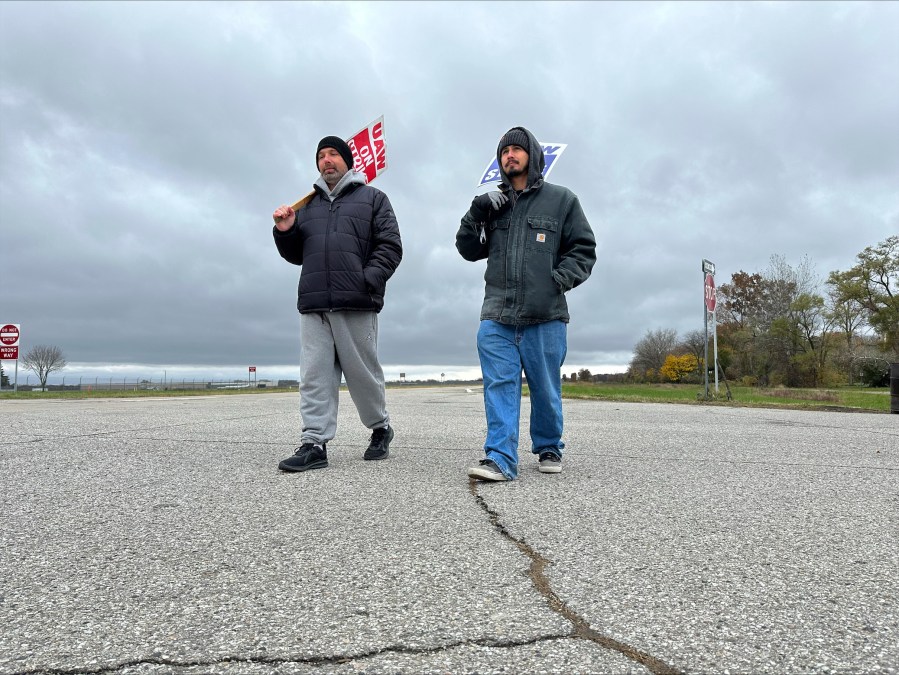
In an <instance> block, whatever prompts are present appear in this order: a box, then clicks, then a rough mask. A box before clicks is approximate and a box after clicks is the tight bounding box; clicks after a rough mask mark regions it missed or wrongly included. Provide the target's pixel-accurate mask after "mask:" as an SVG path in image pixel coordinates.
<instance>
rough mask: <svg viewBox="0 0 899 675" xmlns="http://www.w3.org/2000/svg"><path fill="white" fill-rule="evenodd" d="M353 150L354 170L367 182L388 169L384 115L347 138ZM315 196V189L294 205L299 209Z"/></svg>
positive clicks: (294, 208)
mask: <svg viewBox="0 0 899 675" xmlns="http://www.w3.org/2000/svg"><path fill="white" fill-rule="evenodd" d="M346 142H347V145H349V146H350V150H351V151H352V152H353V170H355V171H359V172H360V173H364V174H365V182H366V183H371V182H372V181H373V180H374V179H375V178H377V177H378V176H380V175H381V174H382V173H384V171H385V170H386V169H387V139H386V138H385V137H384V115H381V116H380V117H379V118H378V119H376V120H375V121H374V122H372V123H371V124H369V125H368V126H367V127H365V128H364V129H361V130H359V131H357V132H356V133H355V134H353V135H352V136H350V137H349V138H348V139H347V141H346ZM314 196H315V190H313V191H312V192H310V193H309V194H308V195H306V196H305V197H303V198H302V199H300V200H299V201H298V202H296V203H295V204H294V205H293V210H294V211H297V210H299V209H301V208H303V207H304V206H306V204H308V203H309V202H310V201H312V198H313V197H314Z"/></svg>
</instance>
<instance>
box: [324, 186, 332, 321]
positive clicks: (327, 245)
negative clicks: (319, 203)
mask: <svg viewBox="0 0 899 675" xmlns="http://www.w3.org/2000/svg"><path fill="white" fill-rule="evenodd" d="M329 201H330V203H329V204H328V228H327V230H326V231H325V283H326V284H327V285H328V311H329V312H333V311H334V301H333V299H332V298H331V231H332V230H333V229H334V200H329Z"/></svg>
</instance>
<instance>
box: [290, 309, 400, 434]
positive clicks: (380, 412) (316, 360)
mask: <svg viewBox="0 0 899 675" xmlns="http://www.w3.org/2000/svg"><path fill="white" fill-rule="evenodd" d="M300 336H301V340H302V355H301V360H302V366H301V370H302V372H301V379H302V382H301V384H300V414H301V415H302V417H303V435H302V437H301V440H300V443H319V444H322V443H327V442H328V441H330V440H331V439H332V438H334V436H335V434H336V433H337V404H338V396H339V393H340V376H341V374H343V376H344V377H345V378H346V383H347V388H348V389H349V390H350V396H351V397H352V399H353V403H355V404H356V411H357V412H358V413H359V419H360V420H362V424H364V425H365V426H366V427H368V428H369V429H375V428H377V427H384V426H387V424H388V423H389V421H390V418H389V416H388V415H387V396H386V394H385V391H384V371H383V370H381V364H380V363H379V362H378V315H377V313H376V312H320V313H313V314H301V315H300Z"/></svg>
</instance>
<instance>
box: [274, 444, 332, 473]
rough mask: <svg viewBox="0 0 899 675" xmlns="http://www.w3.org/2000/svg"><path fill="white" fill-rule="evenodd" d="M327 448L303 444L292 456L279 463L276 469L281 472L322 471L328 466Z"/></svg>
mask: <svg viewBox="0 0 899 675" xmlns="http://www.w3.org/2000/svg"><path fill="white" fill-rule="evenodd" d="M327 452H328V451H327V446H321V445H315V444H314V443H303V445H301V446H300V447H298V448H297V451H296V452H295V453H294V454H293V456H291V457H288V458H287V459H285V460H283V461H281V462H280V463H279V464H278V468H279V469H281V471H308V470H309V469H324V468H325V467H326V466H328V454H327Z"/></svg>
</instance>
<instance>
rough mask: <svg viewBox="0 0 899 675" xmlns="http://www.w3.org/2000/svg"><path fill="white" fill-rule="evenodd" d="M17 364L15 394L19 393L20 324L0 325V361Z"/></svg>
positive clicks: (14, 384)
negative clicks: (9, 361)
mask: <svg viewBox="0 0 899 675" xmlns="http://www.w3.org/2000/svg"><path fill="white" fill-rule="evenodd" d="M2 360H11V361H15V362H16V374H15V379H14V380H13V393H18V391H19V324H17V323H5V324H0V361H2Z"/></svg>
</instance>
